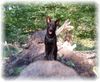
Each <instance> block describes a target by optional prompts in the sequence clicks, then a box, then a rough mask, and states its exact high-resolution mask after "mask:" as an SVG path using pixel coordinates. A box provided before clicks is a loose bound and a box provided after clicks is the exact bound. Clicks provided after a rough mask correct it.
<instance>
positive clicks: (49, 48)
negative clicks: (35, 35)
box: [44, 17, 59, 60]
mask: <svg viewBox="0 0 100 82" xmlns="http://www.w3.org/2000/svg"><path fill="white" fill-rule="evenodd" d="M46 22H47V32H46V35H45V42H44V43H45V52H46V56H45V57H46V59H47V60H56V59H57V44H56V43H57V38H56V33H55V32H56V27H57V26H58V25H59V20H56V21H51V18H50V17H47V18H46Z"/></svg>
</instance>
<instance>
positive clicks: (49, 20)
mask: <svg viewBox="0 0 100 82" xmlns="http://www.w3.org/2000/svg"><path fill="white" fill-rule="evenodd" d="M46 22H47V24H48V23H50V22H51V17H49V16H48V17H46Z"/></svg>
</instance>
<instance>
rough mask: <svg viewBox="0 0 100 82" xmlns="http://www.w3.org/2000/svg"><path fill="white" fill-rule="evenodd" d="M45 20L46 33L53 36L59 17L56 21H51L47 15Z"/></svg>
mask: <svg viewBox="0 0 100 82" xmlns="http://www.w3.org/2000/svg"><path fill="white" fill-rule="evenodd" d="M46 22H47V33H48V34H49V35H50V36H53V35H54V34H55V31H56V27H57V26H59V19H57V20H56V21H52V20H51V18H50V17H49V16H48V17H47V18H46Z"/></svg>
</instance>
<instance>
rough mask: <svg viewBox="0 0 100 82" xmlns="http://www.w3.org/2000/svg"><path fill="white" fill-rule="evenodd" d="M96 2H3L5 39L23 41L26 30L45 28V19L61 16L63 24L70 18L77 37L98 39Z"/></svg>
mask: <svg viewBox="0 0 100 82" xmlns="http://www.w3.org/2000/svg"><path fill="white" fill-rule="evenodd" d="M95 12H96V7H95V4H61V3H58V4H56V3H51V4H41V5H38V4H27V5H26V4H18V3H16V4H12V3H6V4H5V5H4V14H5V21H4V25H5V37H6V38H5V39H6V41H7V42H10V43H11V42H15V41H16V42H20V43H24V42H25V41H26V40H27V39H26V36H27V35H28V34H27V33H29V32H31V31H35V30H38V29H45V25H46V23H45V18H46V16H51V17H52V18H53V19H57V18H60V20H61V25H62V24H63V23H64V21H65V20H66V19H69V20H70V21H71V23H72V25H73V26H74V27H75V28H74V30H73V35H74V39H76V38H78V37H79V38H82V39H85V38H91V39H93V40H94V39H95V38H96V28H95V26H96V25H95Z"/></svg>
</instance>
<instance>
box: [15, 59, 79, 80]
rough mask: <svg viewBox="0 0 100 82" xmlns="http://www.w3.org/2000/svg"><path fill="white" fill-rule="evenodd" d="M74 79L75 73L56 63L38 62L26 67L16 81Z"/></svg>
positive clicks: (76, 75)
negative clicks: (28, 79)
mask: <svg viewBox="0 0 100 82" xmlns="http://www.w3.org/2000/svg"><path fill="white" fill-rule="evenodd" d="M71 77H72V78H74V77H78V74H77V73H76V71H75V70H74V69H72V68H70V67H68V66H65V65H64V64H62V63H60V62H58V61H46V60H40V61H36V62H34V63H31V64H30V65H29V66H27V67H26V68H25V69H24V70H23V71H22V72H21V73H20V76H19V77H18V78H17V79H23V78H32V79H36V78H60V79H61V78H71Z"/></svg>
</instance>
